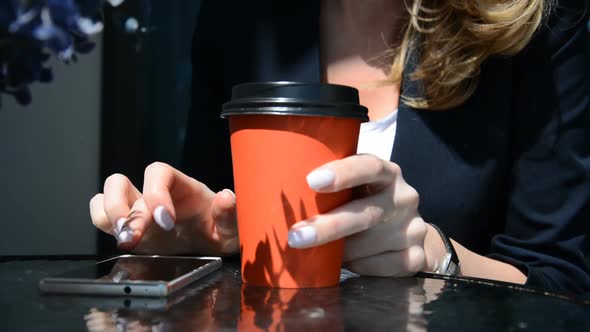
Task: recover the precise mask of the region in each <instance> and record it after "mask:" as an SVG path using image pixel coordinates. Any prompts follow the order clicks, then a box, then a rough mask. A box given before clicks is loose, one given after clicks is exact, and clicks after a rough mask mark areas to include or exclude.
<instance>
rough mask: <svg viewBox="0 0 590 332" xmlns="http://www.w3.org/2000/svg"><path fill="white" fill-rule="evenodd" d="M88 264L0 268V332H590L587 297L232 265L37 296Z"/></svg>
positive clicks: (18, 263) (423, 278) (29, 263)
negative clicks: (319, 280) (303, 285)
mask: <svg viewBox="0 0 590 332" xmlns="http://www.w3.org/2000/svg"><path fill="white" fill-rule="evenodd" d="M89 264H93V261H91V260H83V261H79V260H12V261H3V262H0V285H1V286H0V287H1V288H0V318H1V322H2V323H1V324H2V325H1V326H2V328H1V330H2V331H232V330H243V331H257V330H260V331H291V330H293V331H324V332H327V331H356V330H359V331H520V330H523V331H526V330H530V331H556V330H557V331H590V300H588V299H587V298H580V297H575V298H573V297H566V296H564V295H559V294H549V293H543V292H538V291H532V290H526V289H523V288H520V287H516V286H514V285H510V284H493V283H489V282H485V281H478V280H465V279H454V278H453V279H448V278H447V279H446V280H445V279H438V278H434V276H431V275H420V276H417V277H411V278H368V277H357V276H349V275H348V274H346V273H345V274H343V278H342V279H343V281H342V282H341V283H340V286H339V287H333V288H323V289H299V290H295V289H267V288H258V287H246V286H244V285H243V284H242V283H241V280H240V273H239V262H238V261H237V260H235V259H227V260H225V261H224V265H223V268H222V269H221V270H220V271H218V272H215V273H214V274H212V275H210V276H208V277H206V278H205V279H202V280H200V281H197V282H196V283H194V284H192V285H191V286H189V287H188V288H186V289H184V290H183V291H180V292H178V293H176V295H174V296H170V297H168V298H131V297H127V298H124V297H89V296H85V297H81V296H57V295H42V294H40V293H39V291H38V288H37V283H38V282H39V280H40V279H41V278H43V277H46V276H50V275H55V274H57V273H61V272H64V271H67V270H70V269H74V268H77V267H81V266H86V265H89Z"/></svg>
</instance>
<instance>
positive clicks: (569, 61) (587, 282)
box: [490, 0, 590, 293]
mask: <svg viewBox="0 0 590 332" xmlns="http://www.w3.org/2000/svg"><path fill="white" fill-rule="evenodd" d="M588 10H589V8H588V2H587V1H573V0H568V1H562V2H561V3H560V4H558V5H556V7H555V8H554V11H553V12H552V14H551V16H550V18H549V20H548V22H547V23H546V24H545V25H544V26H543V27H542V29H541V30H540V31H539V32H538V33H537V35H536V36H535V38H534V39H533V41H532V42H531V43H530V44H529V45H528V46H527V48H526V49H525V50H524V51H523V52H521V53H520V54H519V55H517V56H516V57H515V59H514V87H515V88H514V91H513V93H514V104H513V106H514V108H513V120H514V121H513V123H514V124H515V125H514V128H512V135H513V138H514V139H513V142H515V144H514V148H513V150H512V153H513V156H512V160H513V165H512V167H511V170H512V171H511V195H510V196H509V201H508V215H507V221H506V229H505V232H504V233H503V234H501V235H497V236H495V237H494V238H493V240H492V254H491V255H490V256H491V257H492V258H495V259H499V260H503V261H506V262H508V263H511V264H513V265H515V266H516V267H518V268H519V269H521V270H522V271H523V272H525V273H526V274H527V282H526V283H527V285H529V286H534V287H542V288H547V289H553V290H558V291H569V292H575V293H582V292H589V291H590V275H589V272H588V267H587V265H586V263H585V260H584V253H585V252H587V250H588V242H589V234H590V227H589V225H590V113H589V106H590V80H589V76H588V73H589V69H590V52H589V44H588V43H589V41H588V31H587V29H586V22H587V20H588V15H587V12H588Z"/></svg>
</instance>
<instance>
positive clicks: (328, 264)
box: [222, 82, 368, 288]
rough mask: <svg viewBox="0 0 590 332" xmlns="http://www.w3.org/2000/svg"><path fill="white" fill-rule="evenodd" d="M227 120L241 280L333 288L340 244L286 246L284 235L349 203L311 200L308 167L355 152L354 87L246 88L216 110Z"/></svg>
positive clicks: (338, 197)
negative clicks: (297, 224)
mask: <svg viewBox="0 0 590 332" xmlns="http://www.w3.org/2000/svg"><path fill="white" fill-rule="evenodd" d="M222 116H223V117H227V118H228V119H229V126H230V134H231V150H232V162H233V173H234V185H235V193H236V197H237V198H236V200H237V201H236V203H237V218H238V232H239V237H240V245H241V248H240V249H241V264H242V279H243V281H244V282H245V283H247V284H249V285H256V286H268V287H280V288H308V287H327V286H334V285H336V284H338V281H339V276H340V267H341V264H342V253H343V244H344V243H343V240H338V241H334V242H331V243H328V244H325V245H322V246H319V247H315V248H309V249H294V248H291V247H289V246H288V244H287V242H288V231H289V228H290V227H291V226H292V225H293V224H295V223H296V222H299V221H301V220H306V219H308V218H310V217H313V216H314V215H317V214H319V213H323V212H327V211H330V210H332V209H334V208H336V207H338V206H340V205H342V204H344V203H346V202H348V201H349V200H350V199H351V191H350V190H346V191H342V192H338V193H321V194H320V193H316V192H314V191H313V190H312V189H311V188H309V186H308V185H307V182H306V176H307V174H309V173H310V172H311V171H312V170H314V169H315V168H317V167H319V166H321V165H323V164H325V163H327V162H329V161H332V160H336V159H342V158H345V157H347V156H350V155H353V154H354V153H355V152H356V147H357V142H358V135H359V129H360V124H361V122H363V121H367V120H368V118H367V109H366V108H365V107H363V106H361V105H359V103H358V91H357V90H356V89H354V88H351V87H347V86H341V85H333V84H323V83H298V82H263V83H245V84H240V85H237V86H235V87H234V89H233V91H232V100H231V101H230V102H228V103H226V104H224V105H223V112H222Z"/></svg>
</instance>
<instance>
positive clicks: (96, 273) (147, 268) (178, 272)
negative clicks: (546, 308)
mask: <svg viewBox="0 0 590 332" xmlns="http://www.w3.org/2000/svg"><path fill="white" fill-rule="evenodd" d="M210 262H211V260H207V259H195V258H182V257H137V256H130V257H119V258H117V259H111V260H108V261H105V262H100V263H97V264H96V265H94V266H89V267H87V268H82V269H79V270H75V271H71V272H66V273H64V274H62V275H59V276H57V277H59V278H76V279H106V280H112V281H116V282H119V281H134V280H137V281H166V282H168V281H171V280H174V279H176V278H178V277H180V276H182V275H184V274H186V273H189V272H191V271H193V270H195V269H198V268H199V267H201V266H203V265H206V264H207V263H210Z"/></svg>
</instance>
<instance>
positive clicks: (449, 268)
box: [430, 224, 461, 276]
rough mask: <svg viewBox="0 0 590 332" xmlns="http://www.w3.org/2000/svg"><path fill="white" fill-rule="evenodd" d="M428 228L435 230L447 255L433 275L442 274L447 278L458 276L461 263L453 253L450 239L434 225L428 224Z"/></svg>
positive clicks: (454, 252)
mask: <svg viewBox="0 0 590 332" xmlns="http://www.w3.org/2000/svg"><path fill="white" fill-rule="evenodd" d="M430 226H432V228H434V229H436V231H437V232H438V234H439V235H440V237H441V238H442V240H443V242H444V244H445V249H446V250H447V253H446V254H445V256H444V258H443V260H442V262H441V263H440V265H439V266H438V269H436V271H434V273H438V274H444V275H448V276H456V275H458V274H459V271H460V270H461V262H460V261H459V256H457V252H456V251H455V248H454V247H453V244H452V243H451V239H449V237H448V236H447V235H446V234H445V233H443V231H441V230H440V228H438V226H436V225H435V224H430Z"/></svg>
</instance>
